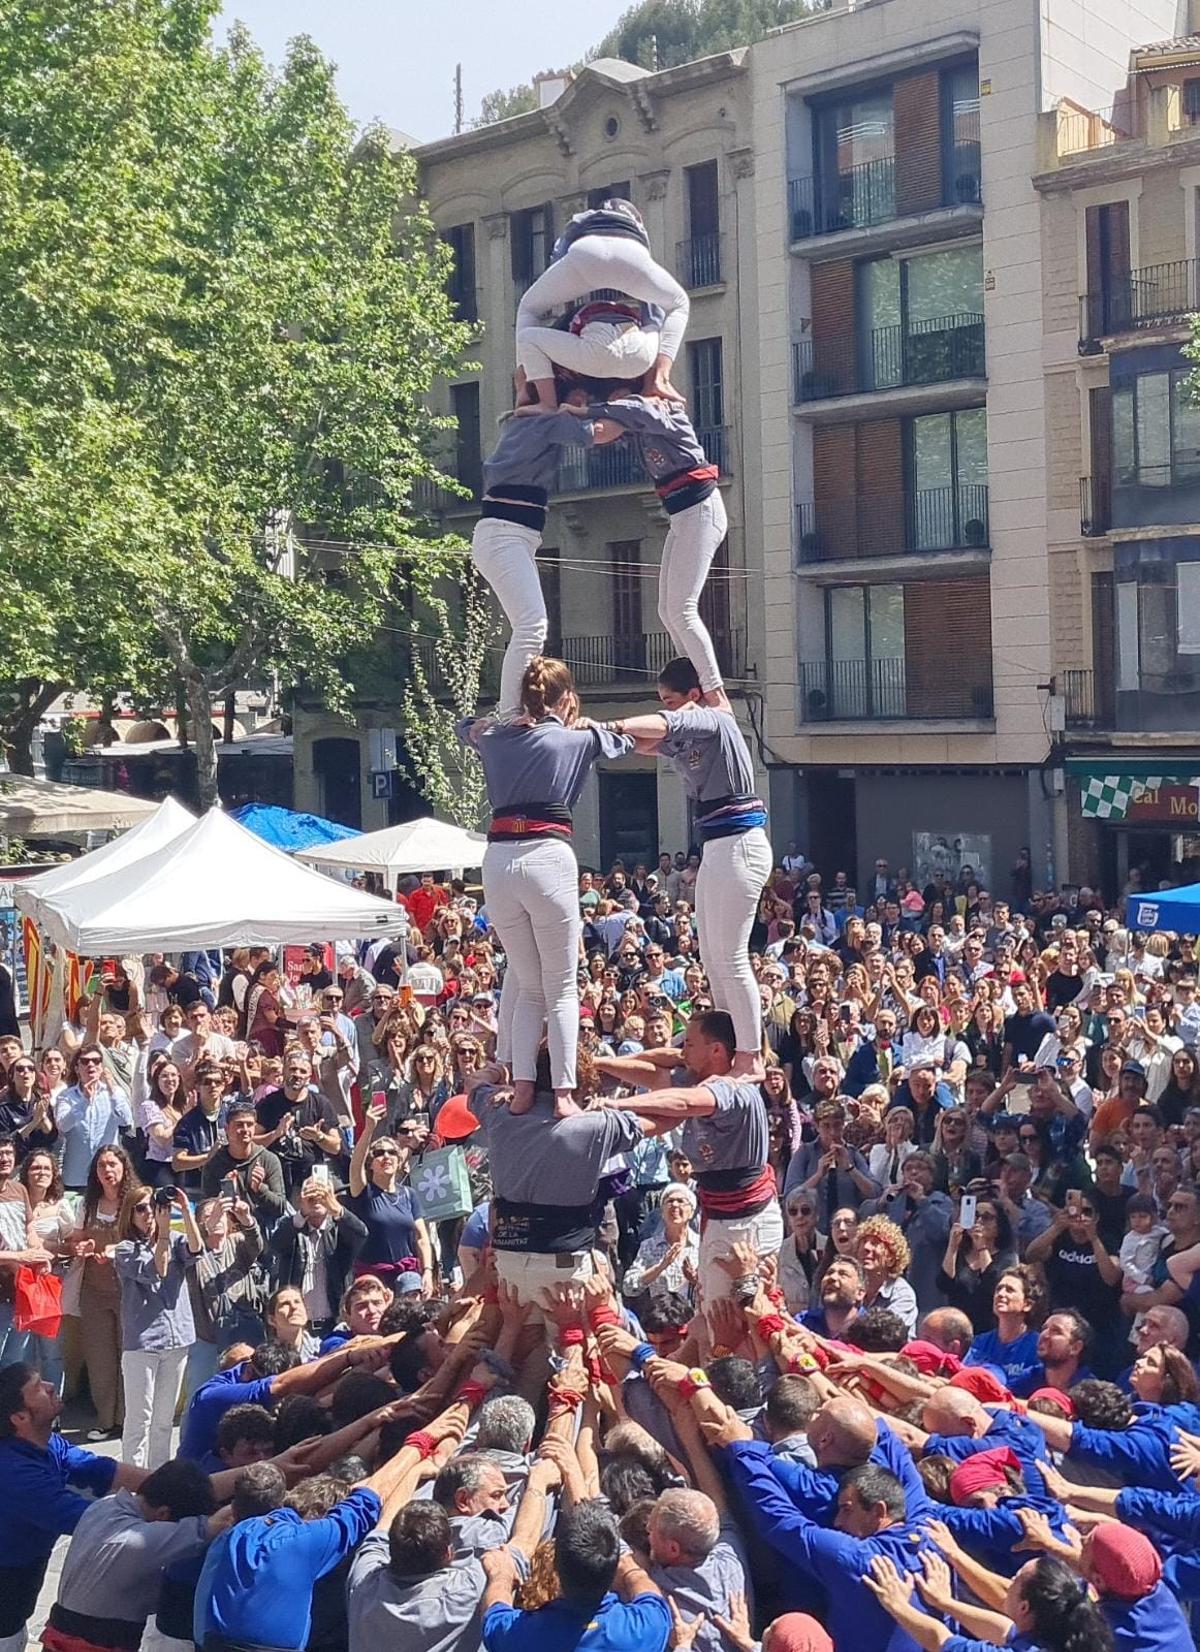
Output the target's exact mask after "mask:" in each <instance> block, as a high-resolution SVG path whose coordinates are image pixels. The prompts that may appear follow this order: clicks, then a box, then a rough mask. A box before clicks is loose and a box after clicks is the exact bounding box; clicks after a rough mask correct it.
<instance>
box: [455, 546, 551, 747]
mask: <svg viewBox="0 0 1200 1652" xmlns="http://www.w3.org/2000/svg"><path fill="white" fill-rule="evenodd" d="M541 543H542V536H541V534H540V533H538V532H537V530H536V529H534V528H525V527H522V526H521V524H520V523H519V522H503V521H501V520H500V519H499V518H498V517H495V516H484V517H481V518H480V519H479V521H478V522H476V524H475V532H474V533H473V534H472V535H471V561H472V562H473V563H474V564H475V566H476V567H477V568H478V569H479V572H480V573H481V574H482V575H483V577H484V579H486V580H487V582H488V584H489V585H490V586H491V588H492V590H493V591H495V593H496V600H497V602H499V604H500V606H501V608H503V610H504V617H505V619H506V620H507V621H508V623H509V625H510V626H511V627H512V635H511V636H510V637H509V639H508V647H507V648H506V649H505V650H504V664H503V665H502V666H501V668H500V700H499V704H498V705H497V707H496V711H497V714H498V715H500V716H503V715H504V714H505V713H506V712H510V711H515V710H516V709H517V706H518V704H519V703H520V699H521V678H522V677H523V676H524V675H525V667H526V666H527V665H528V664H529V662H530V660H532V659H533V658H534V657H535V655H537V654H540V653H541V651H542V649H543V647H544V646H545V642H546V599H545V597H544V596H543V595H542V582H541V580H540V579H539V578H538V571H537V562H536V561H535V560H534V559H535V557H536V556H537V551H538V546H539V545H540V544H541Z"/></svg>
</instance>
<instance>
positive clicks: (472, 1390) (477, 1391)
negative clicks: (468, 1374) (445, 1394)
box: [455, 1382, 488, 1408]
mask: <svg viewBox="0 0 1200 1652" xmlns="http://www.w3.org/2000/svg"><path fill="white" fill-rule="evenodd" d="M487 1392H488V1390H487V1384H486V1383H482V1382H464V1383H463V1385H462V1387H461V1388H460V1389H459V1391H458V1393H457V1394H456V1396H455V1401H456V1403H457V1404H459V1405H466V1406H470V1407H472V1408H474V1407H475V1406H477V1405H482V1404H483V1402H484V1400H485V1399H486V1398H487Z"/></svg>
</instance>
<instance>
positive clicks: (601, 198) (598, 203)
mask: <svg viewBox="0 0 1200 1652" xmlns="http://www.w3.org/2000/svg"><path fill="white" fill-rule="evenodd" d="M632 200H633V195H632V193H631V191H630V188H629V179H628V178H626V179H625V180H624V182H623V183H619V184H601V186H600V188H599V189H589V190H588V192H587V204H588V210H589V212H595V210H596V208H597V207H602V206H603V205H604V203H605V201H632Z"/></svg>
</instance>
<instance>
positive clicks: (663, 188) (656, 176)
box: [638, 169, 671, 201]
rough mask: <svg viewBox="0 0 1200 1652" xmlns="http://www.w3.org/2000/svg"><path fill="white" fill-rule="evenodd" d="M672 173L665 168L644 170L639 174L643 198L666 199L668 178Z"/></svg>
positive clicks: (652, 199)
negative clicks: (656, 170) (653, 170)
mask: <svg viewBox="0 0 1200 1652" xmlns="http://www.w3.org/2000/svg"><path fill="white" fill-rule="evenodd" d="M670 176H671V174H670V172H669V171H668V170H666V169H664V170H663V171H661V172H642V173H639V174H638V183H639V184H640V185H641V186H642V198H643V199H644V200H647V201H665V200H666V198H667V180H668V178H670Z"/></svg>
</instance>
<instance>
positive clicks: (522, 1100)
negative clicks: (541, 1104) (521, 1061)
mask: <svg viewBox="0 0 1200 1652" xmlns="http://www.w3.org/2000/svg"><path fill="white" fill-rule="evenodd" d="M533 1097H534V1088H533V1080H532V1079H531V1078H519V1079H517V1080H516V1082H515V1083H514V1084H513V1098H512V1100H511V1101H510V1102H509V1104H508V1110H509V1112H510V1113H512V1114H514V1115H519V1114H521V1113H527V1112H528V1111H529V1109H530V1108H531V1107H532V1106H533Z"/></svg>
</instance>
